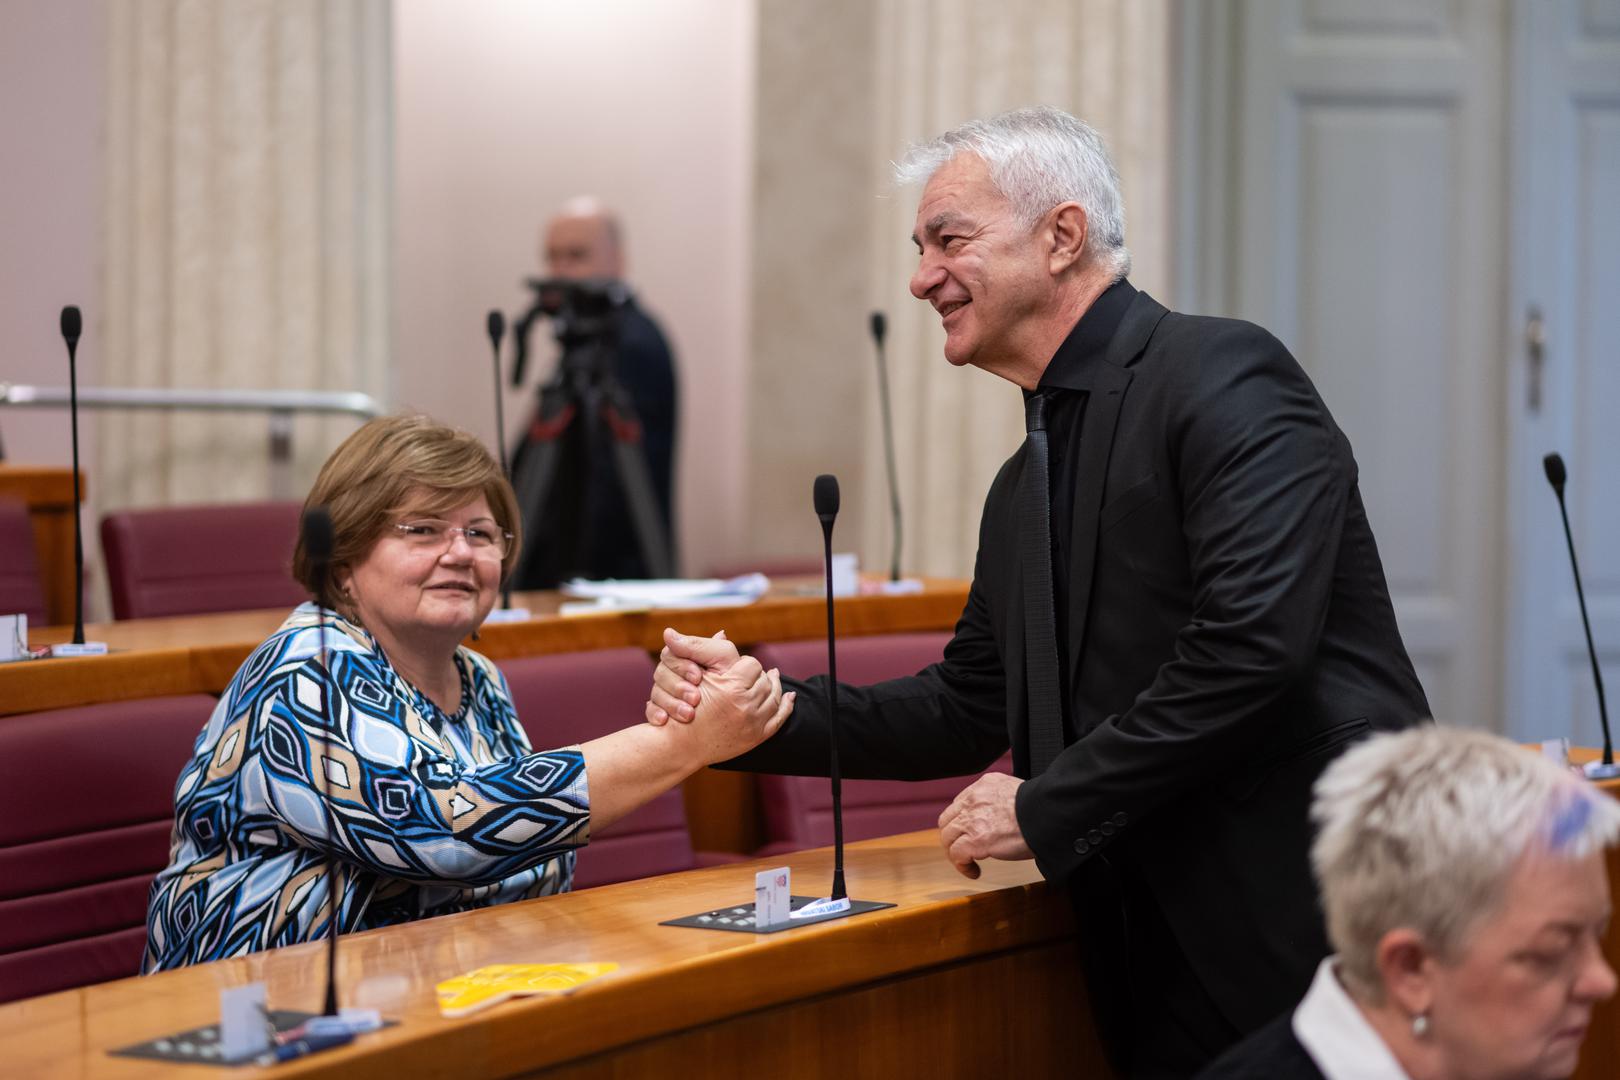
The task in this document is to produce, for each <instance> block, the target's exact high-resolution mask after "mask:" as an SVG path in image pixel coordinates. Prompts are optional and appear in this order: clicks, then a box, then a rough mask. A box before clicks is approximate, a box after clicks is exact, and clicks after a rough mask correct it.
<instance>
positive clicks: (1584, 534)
mask: <svg viewBox="0 0 1620 1080" xmlns="http://www.w3.org/2000/svg"><path fill="white" fill-rule="evenodd" d="M1513 16H1514V20H1513V64H1512V82H1511V103H1510V105H1509V107H1510V108H1511V110H1512V113H1511V115H1512V116H1513V127H1512V154H1513V168H1512V176H1513V191H1514V199H1513V201H1512V205H1511V213H1510V214H1509V215H1508V216H1507V217H1506V218H1505V219H1504V223H1505V225H1506V226H1507V227H1508V228H1509V229H1510V230H1511V236H1512V249H1511V260H1510V265H1511V267H1512V271H1511V283H1510V289H1509V293H1508V302H1507V316H1508V319H1509V320H1510V325H1511V328H1512V330H1511V333H1510V335H1509V336H1508V339H1507V341H1506V343H1505V344H1506V346H1507V347H1506V349H1505V350H1504V353H1503V357H1504V364H1503V366H1504V370H1505V371H1506V372H1507V373H1508V378H1507V388H1506V389H1507V392H1506V395H1505V411H1506V416H1505V424H1506V426H1507V429H1508V431H1509V433H1510V438H1509V441H1508V446H1509V454H1508V461H1509V465H1508V470H1507V481H1508V490H1509V505H1510V508H1511V514H1510V516H1509V518H1508V520H1507V522H1506V523H1505V524H1506V529H1507V532H1508V536H1509V538H1510V546H1509V550H1510V551H1511V553H1512V570H1513V572H1512V575H1511V579H1510V589H1511V602H1510V607H1509V617H1508V623H1507V625H1508V626H1509V628H1510V633H1509V635H1508V643H1507V647H1508V653H1507V656H1508V663H1507V664H1505V665H1504V674H1505V680H1504V681H1505V683H1506V686H1505V699H1506V701H1507V706H1508V715H1507V717H1506V724H1505V730H1506V731H1507V732H1508V733H1509V734H1511V735H1514V736H1516V737H1519V738H1523V739H1539V738H1542V737H1545V736H1547V735H1554V734H1565V733H1567V734H1569V735H1570V736H1571V738H1573V739H1574V740H1575V741H1576V742H1577V743H1580V744H1584V745H1587V746H1597V745H1600V743H1601V735H1600V733H1599V728H1598V706H1597V694H1596V691H1595V689H1594V687H1593V683H1592V670H1591V662H1590V661H1589V659H1588V657H1587V650H1586V638H1585V635H1584V633H1583V632H1582V629H1581V619H1580V612H1579V609H1578V607H1577V606H1576V601H1575V588H1574V583H1573V578H1572V575H1571V573H1570V567H1569V557H1568V552H1567V550H1566V547H1565V541H1564V532H1563V526H1562V525H1561V523H1560V522H1559V516H1558V506H1557V502H1556V500H1555V499H1554V497H1553V494H1552V489H1551V488H1550V487H1549V485H1548V483H1547V479H1546V477H1545V475H1544V474H1543V472H1542V464H1541V459H1542V456H1543V455H1544V454H1545V453H1547V452H1548V451H1550V450H1556V451H1559V452H1560V453H1562V455H1563V457H1564V460H1565V462H1566V463H1567V466H1568V469H1569V483H1568V487H1567V489H1566V492H1565V497H1566V499H1567V501H1568V505H1569V519H1570V525H1571V526H1572V528H1573V530H1574V534H1575V545H1576V550H1577V552H1578V554H1579V556H1580V564H1581V576H1582V579H1583V583H1584V584H1585V586H1586V597H1587V606H1588V609H1589V611H1590V614H1591V618H1592V634H1593V637H1594V639H1595V641H1596V644H1597V648H1598V652H1599V657H1600V660H1601V662H1602V664H1603V674H1604V677H1605V679H1606V680H1607V682H1608V686H1609V688H1610V690H1611V692H1616V693H1620V686H1617V685H1616V684H1620V0H1534V2H1520V3H1517V4H1515V8H1514V12H1513ZM1533 311H1534V312H1539V313H1540V316H1541V324H1542V329H1541V335H1540V336H1541V337H1542V339H1543V340H1544V344H1543V345H1542V347H1541V360H1540V364H1539V367H1540V372H1539V381H1540V390H1539V397H1540V400H1539V402H1535V401H1532V397H1533V395H1534V394H1535V391H1534V390H1533V389H1532V382H1533V381H1534V380H1535V379H1536V378H1537V374H1536V372H1535V371H1534V369H1533V368H1532V362H1533V361H1532V355H1533V350H1532V348H1531V347H1530V345H1529V343H1528V342H1527V340H1526V339H1527V337H1528V333H1527V327H1528V324H1529V322H1530V320H1531V318H1532V314H1531V313H1532V312H1533Z"/></svg>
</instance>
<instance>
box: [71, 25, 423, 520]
mask: <svg viewBox="0 0 1620 1080" xmlns="http://www.w3.org/2000/svg"><path fill="white" fill-rule="evenodd" d="M107 45H108V61H107V62H108V91H107V92H108V101H107V176H106V195H105V200H106V201H105V206H106V216H105V227H106V235H107V244H106V251H107V262H106V266H105V268H104V275H105V282H106V312H105V314H104V320H103V327H104V335H105V336H104V340H105V350H104V357H103V362H102V365H101V371H102V377H101V379H100V381H101V382H102V383H103V384H105V385H122V386H144V387H172V388H227V387H228V388H253V389H260V388H263V389H278V388H284V389H332V390H361V391H364V392H367V393H371V394H374V395H377V396H379V397H386V395H387V390H388V375H387V365H388V326H389V322H388V291H389V275H390V268H389V242H388V232H387V224H388V217H389V200H390V189H391V185H390V179H389V174H388V169H389V141H390V134H389V130H390V106H389V100H390V82H391V77H390V61H389V56H390V48H391V41H390V29H389V7H388V4H387V2H386V0H231V2H230V3H216V2H213V0H127V2H121V3H114V4H109V5H108V35H107ZM95 422H96V424H97V426H98V430H99V434H100V438H99V444H98V445H99V453H98V455H97V457H98V459H97V460H96V461H95V462H94V463H93V468H94V472H95V475H96V477H97V483H96V484H95V485H93V486H92V491H93V492H95V493H96V500H97V502H98V504H99V507H98V509H110V508H114V507H123V506H131V505H150V504H167V503H182V502H203V501H235V500H244V499H261V498H265V497H268V496H269V494H270V491H269V466H268V453H267V441H268V430H269V428H268V424H267V421H266V420H265V419H264V418H263V417H262V416H256V415H237V414H196V413H184V414H181V413H177V414H166V413H130V412H107V413H101V414H99V415H98V416H97V418H96V421H95ZM354 427H355V423H354V422H353V421H351V420H348V419H327V420H313V419H305V420H300V421H299V422H298V423H297V424H296V427H295V434H294V440H295V442H294V445H295V446H296V448H297V455H296V459H295V469H294V479H293V488H294V491H295V493H296V494H300V495H301V494H302V492H303V490H304V489H305V488H307V486H308V484H309V482H310V481H311V480H312V479H313V477H314V471H315V469H316V468H317V467H318V466H319V464H320V462H321V461H322V460H324V459H325V457H326V455H327V454H328V453H329V452H330V450H331V449H332V447H333V446H334V445H335V443H336V442H337V441H338V440H339V439H341V438H342V437H343V436H344V435H346V434H347V433H348V432H349V431H352V430H353V429H354Z"/></svg>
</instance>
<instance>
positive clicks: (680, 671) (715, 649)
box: [647, 626, 753, 727]
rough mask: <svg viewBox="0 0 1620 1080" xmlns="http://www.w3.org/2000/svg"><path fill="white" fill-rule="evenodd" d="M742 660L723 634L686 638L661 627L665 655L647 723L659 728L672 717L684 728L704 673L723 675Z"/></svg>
mask: <svg viewBox="0 0 1620 1080" xmlns="http://www.w3.org/2000/svg"><path fill="white" fill-rule="evenodd" d="M741 659H743V658H742V657H741V656H739V655H738V654H737V646H735V645H733V644H732V643H731V642H729V641H727V640H726V632H725V631H724V630H722V631H720V632H719V633H718V634H716V635H714V637H712V638H706V637H688V636H687V635H685V634H677V633H676V632H675V631H674V630H672V629H670V628H669V627H667V626H666V627H664V651H663V652H662V653H660V654H659V657H658V668H657V670H656V671H654V672H653V688H652V695H651V698H650V699H649V700H648V702H647V723H649V724H651V725H653V726H654V727H661V726H663V725H664V724H665V723H666V722H668V720H669V719H670V718H671V717H674V718H675V719H676V720H679V721H680V722H681V723H683V724H689V723H691V722H692V719H693V717H694V716H696V715H697V707H698V704H699V703H700V702H701V701H702V695H701V691H700V687H701V686H702V685H703V674H704V672H705V671H712V672H713V673H715V674H716V675H719V674H723V673H725V672H727V671H729V670H730V669H731V667H732V665H733V664H736V663H737V662H738V661H739V660H741ZM748 659H750V660H752V659H753V658H752V657H749V658H748Z"/></svg>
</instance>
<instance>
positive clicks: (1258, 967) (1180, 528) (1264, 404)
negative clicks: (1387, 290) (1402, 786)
mask: <svg viewBox="0 0 1620 1080" xmlns="http://www.w3.org/2000/svg"><path fill="white" fill-rule="evenodd" d="M898 172H899V174H900V177H901V178H902V179H903V180H906V181H909V182H912V183H920V184H921V185H922V192H921V196H920V198H919V200H918V204H917V215H916V224H915V229H914V231H913V233H912V237H911V239H912V241H913V242H914V243H915V244H916V246H917V268H916V272H915V273H914V274H913V275H912V278H911V292H912V295H914V296H916V297H917V298H918V299H919V300H922V301H923V302H925V303H927V304H928V305H929V306H930V307H932V308H933V309H934V311H935V312H937V313H938V315H939V318H940V324H941V326H942V327H943V329H944V334H945V349H944V351H945V359H946V361H947V362H949V363H950V364H952V365H955V366H959V367H960V366H973V367H977V368H980V369H982V370H984V371H986V372H989V373H990V374H992V375H996V376H998V377H999V378H1001V379H1004V380H1006V381H1008V382H1011V383H1013V384H1014V385H1016V386H1017V387H1018V388H1019V390H1020V391H1021V392H1022V395H1023V398H1024V407H1025V417H1026V421H1027V429H1028V434H1027V437H1026V439H1025V442H1024V445H1023V447H1022V448H1020V449H1019V450H1018V451H1017V452H1016V453H1015V454H1013V456H1012V457H1011V458H1009V459H1008V460H1007V462H1006V464H1005V465H1003V466H1002V469H1001V471H1000V473H999V474H998V475H997V476H996V479H995V482H994V483H993V485H992V486H991V488H990V492H989V495H988V497H987V498H986V500H985V507H984V515H983V518H982V521H981V524H980V527H979V552H978V558H977V561H976V565H975V567H974V575H973V586H972V589H971V590H970V591H969V594H968V601H967V607H966V608H965V610H964V611H963V612H962V617H961V620H960V621H959V622H958V623H957V628H956V634H955V637H954V638H953V639H952V641H951V643H950V644H949V646H947V648H946V650H945V655H944V660H943V661H942V662H941V663H939V664H936V665H934V666H932V667H930V668H928V669H927V670H925V671H923V672H921V673H920V674H918V675H916V676H912V677H909V678H904V679H898V680H894V681H891V682H886V683H880V684H879V685H877V686H874V687H850V686H840V687H839V689H838V700H839V705H840V718H841V723H842V725H843V727H842V730H843V731H844V732H846V733H848V734H846V736H845V738H844V740H843V741H842V745H841V749H840V758H841V761H842V764H843V767H844V769H845V774H846V775H848V776H852V777H873V778H888V779H916V780H921V779H928V778H932V777H943V776H967V775H972V774H974V773H977V772H979V771H980V770H982V769H984V768H985V767H986V766H988V765H989V764H990V763H991V762H993V761H995V760H996V758H997V757H998V756H999V755H1000V754H1001V753H1002V752H1004V751H1005V750H1007V749H1008V747H1009V746H1010V747H1011V749H1012V755H1013V772H1014V775H1012V776H1009V775H1007V774H1005V773H999V772H992V773H989V774H987V775H985V776H983V777H981V778H979V779H976V780H974V781H973V782H972V783H971V784H967V785H966V786H965V787H964V789H963V790H962V792H961V794H960V795H958V796H957V798H956V800H955V801H954V802H953V803H952V804H951V805H950V806H949V807H948V808H946V810H945V812H944V814H942V815H941V817H940V819H939V825H940V843H941V846H942V847H943V848H944V849H945V852H946V856H947V857H948V858H949V859H950V860H951V861H952V862H953V863H954V864H955V865H956V866H957V868H958V869H960V870H961V872H962V873H963V874H965V875H967V876H968V877H975V876H977V875H978V873H979V865H978V864H979V862H980V860H983V859H1030V858H1033V859H1034V860H1035V862H1036V864H1037V866H1039V868H1040V871H1041V873H1042V874H1043V875H1044V876H1045V877H1046V878H1047V879H1048V880H1050V881H1053V882H1060V883H1062V884H1063V885H1064V886H1066V887H1067V888H1068V890H1069V893H1070V896H1071V897H1072V899H1073V900H1074V902H1075V904H1076V905H1077V907H1078V909H1079V910H1080V914H1081V926H1082V927H1083V930H1082V935H1081V941H1082V945H1083V947H1084V949H1085V950H1086V955H1085V956H1084V966H1085V969H1086V970H1085V975H1086V978H1087V981H1088V983H1089V984H1090V994H1089V1000H1090V1002H1091V1008H1092V1010H1093V1012H1094V1014H1095V1016H1096V1026H1097V1028H1098V1030H1099V1031H1100V1033H1101V1036H1102V1039H1103V1041H1104V1043H1105V1045H1106V1047H1107V1048H1108V1049H1109V1050H1110V1052H1111V1055H1112V1057H1113V1058H1114V1059H1115V1061H1116V1062H1117V1069H1118V1071H1119V1072H1120V1073H1121V1074H1122V1075H1128V1076H1133V1077H1158V1076H1170V1077H1185V1076H1188V1075H1191V1074H1192V1073H1193V1072H1196V1071H1197V1070H1198V1069H1199V1068H1202V1067H1203V1066H1204V1065H1206V1064H1208V1063H1209V1062H1210V1061H1211V1060H1213V1059H1214V1058H1215V1057H1216V1056H1217V1055H1219V1054H1220V1053H1221V1052H1222V1051H1223V1050H1225V1049H1226V1048H1227V1047H1229V1046H1231V1045H1233V1044H1234V1043H1236V1042H1238V1041H1239V1040H1240V1039H1241V1038H1242V1037H1243V1036H1244V1035H1245V1034H1247V1033H1248V1032H1251V1031H1254V1030H1255V1029H1257V1028H1259V1027H1261V1026H1263V1025H1264V1024H1265V1023H1267V1022H1268V1021H1269V1020H1271V1019H1272V1018H1273V1017H1275V1016H1276V1015H1277V1014H1278V1013H1280V1012H1282V1011H1283V1010H1284V1009H1286V1008H1288V1007H1289V1006H1291V1005H1293V1004H1294V1003H1295V1002H1297V1001H1298V1000H1299V998H1300V995H1301V994H1303V993H1304V992H1305V988H1306V987H1307V986H1308V985H1309V983H1310V980H1311V975H1312V973H1313V972H1314V971H1315V970H1316V966H1317V962H1318V961H1319V960H1320V959H1321V958H1322V957H1323V956H1325V955H1326V954H1327V951H1328V949H1327V939H1326V936H1325V934H1324V932H1323V928H1322V920H1321V915H1320V913H1319V911H1318V908H1317V901H1316V892H1315V887H1314V884H1313V882H1312V879H1311V873H1310V866H1309V861H1308V859H1307V850H1308V847H1309V843H1310V822H1309V819H1308V817H1307V807H1308V802H1309V792H1310V785H1311V783H1312V782H1313V781H1314V780H1315V779H1316V777H1317V775H1318V774H1319V773H1320V772H1321V770H1322V769H1323V768H1324V767H1325V766H1326V765H1327V763H1328V762H1329V761H1331V760H1332V759H1333V758H1334V757H1335V756H1336V755H1337V754H1338V753H1339V751H1341V750H1342V749H1343V748H1344V747H1346V746H1348V745H1349V744H1350V743H1352V742H1353V741H1355V740H1356V739H1359V738H1361V737H1363V736H1365V735H1367V734H1369V733H1370V732H1374V731H1381V730H1395V729H1400V728H1404V727H1407V726H1409V725H1412V724H1415V723H1418V722H1420V721H1421V720H1423V719H1425V718H1426V717H1427V716H1428V715H1429V706H1428V702H1427V700H1426V699H1425V698H1424V694H1423V688H1422V687H1421V686H1420V685H1419V683H1418V679H1417V675H1416V673H1415V672H1414V670H1413V668H1412V663H1411V661H1410V660H1409V659H1408V658H1407V655H1406V649H1405V647H1404V646H1403V645H1402V643H1401V636H1400V631H1399V630H1398V629H1397V627H1396V624H1395V613H1394V610H1393V608H1392V607H1391V604H1390V600H1389V590H1388V587H1387V585H1386V583H1385V581H1384V572H1383V568H1382V566H1381V565H1380V563H1379V559H1378V548H1377V545H1376V544H1375V543H1374V541H1373V535H1372V528H1371V526H1370V525H1369V524H1368V522H1367V517H1366V514H1365V512H1364V511H1363V509H1362V503H1361V496H1360V492H1359V489H1358V487H1357V476H1356V463H1355V458H1354V457H1353V455H1352V454H1351V452H1350V444H1349V442H1348V441H1347V440H1346V439H1345V437H1344V435H1343V433H1342V432H1340V430H1339V428H1338V426H1337V425H1336V424H1335V423H1334V421H1333V417H1332V415H1331V414H1330V413H1329V412H1328V409H1327V406H1326V405H1325V404H1324V403H1323V402H1322V399H1321V397H1320V396H1318V394H1317V393H1316V389H1315V387H1313V386H1312V385H1311V382H1310V380H1309V379H1308V378H1307V377H1306V376H1305V373H1304V371H1302V370H1301V368H1300V366H1299V364H1298V363H1297V362H1295V360H1294V358H1293V357H1292V356H1290V355H1289V354H1288V351H1287V350H1286V349H1285V348H1284V347H1283V346H1282V344H1281V343H1280V342H1278V341H1277V340H1276V339H1275V338H1273V337H1272V336H1271V335H1270V334H1267V333H1266V332H1265V331H1264V330H1262V329H1260V328H1259V327H1257V326H1252V325H1250V324H1248V323H1242V322H1237V321H1235V320H1232V319H1214V318H1200V317H1195V316H1190V315H1181V314H1177V313H1175V312H1171V311H1168V310H1166V309H1165V308H1164V307H1163V306H1162V305H1160V304H1159V303H1158V302H1157V301H1155V300H1154V299H1153V298H1152V297H1150V296H1148V295H1147V294H1146V293H1143V292H1140V291H1138V290H1137V289H1136V288H1135V287H1134V286H1132V285H1131V283H1130V281H1129V280H1128V279H1127V278H1126V277H1125V274H1126V271H1127V270H1128V269H1129V268H1130V254H1129V250H1128V249H1127V248H1126V246H1125V211H1124V200H1123V199H1122V198H1121V196H1120V182H1119V174H1118V171H1117V170H1116V169H1115V168H1114V165H1113V163H1112V161H1111V160H1110V159H1109V156H1108V152H1107V149H1106V147H1105V146H1104V144H1103V140H1102V138H1101V137H1100V136H1099V135H1098V133H1097V132H1096V131H1094V130H1092V129H1091V128H1090V127H1088V126H1087V125H1086V124H1084V123H1082V122H1081V121H1079V120H1078V119H1076V118H1075V117H1073V116H1070V115H1068V114H1067V113H1065V112H1063V111H1062V110H1060V109H1056V108H1052V107H1050V106H1040V107H1036V108H1028V109H1017V110H1014V111H1012V112H1008V113H1003V114H1002V115H1000V116H994V117H990V118H988V119H983V120H974V121H971V122H969V123H966V124H963V125H961V126H960V127H957V128H955V129H953V130H951V131H948V132H946V133H945V134H943V135H941V136H939V137H938V138H935V139H932V140H929V141H927V142H925V143H922V144H921V145H920V146H918V147H916V148H914V149H913V150H912V151H911V152H910V153H908V154H906V155H905V156H904V158H903V161H902V164H901V165H900V166H899V167H898ZM943 449H944V448H942V450H943ZM665 640H666V648H665V650H664V657H663V662H662V664H661V665H660V669H659V673H658V676H657V684H656V686H655V688H654V691H653V696H652V699H651V700H650V701H649V702H648V719H649V721H650V722H652V723H655V724H657V723H663V722H665V721H666V720H667V719H668V718H670V717H674V718H675V719H676V720H677V721H686V720H690V719H692V718H693V717H694V716H695V715H696V713H697V711H698V709H699V707H700V705H702V706H703V707H707V703H708V702H709V701H711V700H713V698H712V695H710V694H700V693H699V689H698V686H697V685H693V684H694V683H696V684H699V685H702V684H704V682H705V680H707V679H708V678H710V677H712V675H713V674H714V673H718V672H722V671H724V670H726V668H727V667H728V665H730V664H731V663H733V662H735V661H736V659H737V651H736V648H735V647H734V646H733V645H731V644H730V643H729V642H726V641H716V640H712V639H709V638H692V637H683V636H681V635H678V634H675V633H674V632H673V631H671V632H670V634H669V635H668V636H667V637H666V639H665ZM794 685H795V686H796V687H797V688H798V689H799V694H798V699H797V705H796V711H795V713H794V716H793V717H792V718H791V719H790V720H789V722H788V723H787V724H786V725H784V726H783V728H782V731H781V732H780V733H778V734H777V735H776V736H775V737H774V738H773V739H771V740H770V741H768V742H767V743H765V744H763V745H762V746H760V747H759V748H757V749H756V750H754V751H751V752H750V753H748V754H745V755H743V756H742V757H741V758H739V759H738V760H737V761H735V762H731V763H729V764H730V766H732V767H739V768H748V769H757V770H760V771H771V772H789V773H815V772H818V771H822V770H825V769H826V767H827V765H826V763H827V739H828V727H829V725H828V706H827V702H828V699H829V692H828V687H827V686H826V684H825V680H824V679H819V680H818V679H812V680H809V681H808V682H805V683H795V684H794ZM1079 1030H1080V1029H1079V1028H1078V1027H1077V1033H1078V1031H1079Z"/></svg>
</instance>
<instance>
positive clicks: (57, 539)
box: [0, 462, 89, 624]
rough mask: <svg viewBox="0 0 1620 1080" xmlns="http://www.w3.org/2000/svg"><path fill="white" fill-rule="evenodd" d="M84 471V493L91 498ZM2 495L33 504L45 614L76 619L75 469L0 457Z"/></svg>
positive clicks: (31, 512)
mask: <svg viewBox="0 0 1620 1080" xmlns="http://www.w3.org/2000/svg"><path fill="white" fill-rule="evenodd" d="M88 495H89V492H88V489H87V488H86V487H85V482H84V473H83V471H82V470H81V471H80V473H79V497H80V498H81V499H84V498H87V497H88ZM0 497H5V498H11V499H16V500H17V501H19V502H21V503H23V504H25V505H26V506H27V507H28V518H29V522H30V524H32V525H33V527H34V554H35V557H36V558H38V560H39V576H40V582H41V584H42V585H43V586H44V588H45V613H46V615H47V616H48V617H49V618H50V620H51V621H52V622H57V623H68V624H71V623H72V622H73V470H72V469H64V468H58V467H55V466H45V465H8V464H5V463H3V462H0Z"/></svg>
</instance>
